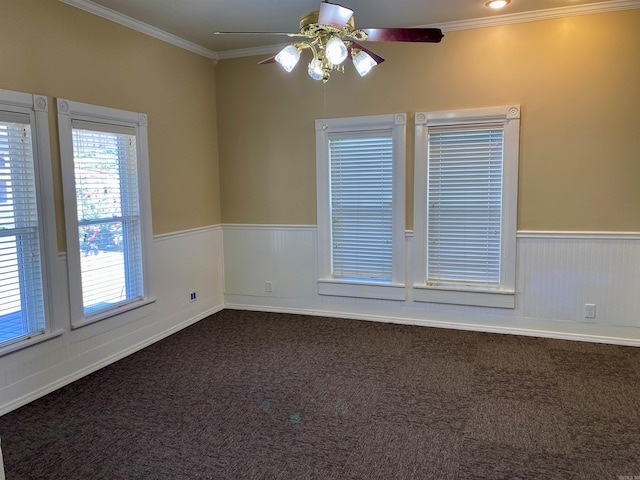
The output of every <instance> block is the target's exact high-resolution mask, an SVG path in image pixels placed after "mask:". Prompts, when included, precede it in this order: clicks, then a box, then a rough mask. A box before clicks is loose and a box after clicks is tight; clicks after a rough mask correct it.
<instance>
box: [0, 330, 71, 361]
mask: <svg viewBox="0 0 640 480" xmlns="http://www.w3.org/2000/svg"><path fill="white" fill-rule="evenodd" d="M63 333H64V330H62V329H59V330H55V331H53V332H49V333H40V334H37V335H35V336H33V337H27V338H24V339H22V340H18V341H15V342H13V343H8V344H7V345H5V346H4V347H0V357H1V356H3V355H8V354H9V353H13V352H17V351H18V350H22V349H23V348H27V347H31V346H33V345H37V344H38V343H42V342H46V341H47V340H51V339H52V338H57V337H59V336H61V335H62V334H63Z"/></svg>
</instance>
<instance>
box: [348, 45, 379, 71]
mask: <svg viewBox="0 0 640 480" xmlns="http://www.w3.org/2000/svg"><path fill="white" fill-rule="evenodd" d="M376 65H377V63H376V61H375V60H374V59H373V58H371V55H369V54H368V53H367V52H363V51H362V50H360V51H359V52H358V53H357V54H356V55H355V56H354V57H353V66H354V67H356V70H357V71H358V73H359V74H360V76H361V77H364V76H365V75H366V74H367V73H369V72H370V71H371V69H372V68H373V67H375V66H376Z"/></svg>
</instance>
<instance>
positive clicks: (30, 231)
mask: <svg viewBox="0 0 640 480" xmlns="http://www.w3.org/2000/svg"><path fill="white" fill-rule="evenodd" d="M0 183H1V184H2V192H1V193H2V195H1V197H0V344H2V343H6V342H11V341H15V340H20V339H22V338H24V337H27V336H31V335H33V334H35V333H40V332H44V330H45V309H44V297H43V287H42V266H41V258H40V231H39V226H38V208H37V202H36V177H35V170H34V160H33V145H32V136H31V121H30V116H29V115H27V114H19V113H13V112H2V111H0Z"/></svg>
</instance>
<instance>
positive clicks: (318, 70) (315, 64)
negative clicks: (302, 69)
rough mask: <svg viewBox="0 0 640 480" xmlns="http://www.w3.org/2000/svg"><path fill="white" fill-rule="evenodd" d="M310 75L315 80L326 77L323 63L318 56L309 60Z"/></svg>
mask: <svg viewBox="0 0 640 480" xmlns="http://www.w3.org/2000/svg"><path fill="white" fill-rule="evenodd" d="M309 76H310V77H311V78H313V79H314V80H322V79H323V78H324V72H323V71H322V63H321V62H320V60H318V59H317V58H315V59H313V60H311V61H310V62H309Z"/></svg>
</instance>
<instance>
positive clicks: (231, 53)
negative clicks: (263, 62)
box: [218, 43, 290, 60]
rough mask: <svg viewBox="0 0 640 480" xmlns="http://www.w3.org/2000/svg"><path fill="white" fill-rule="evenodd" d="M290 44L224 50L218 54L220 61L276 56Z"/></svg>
mask: <svg viewBox="0 0 640 480" xmlns="http://www.w3.org/2000/svg"><path fill="white" fill-rule="evenodd" d="M287 45H290V43H279V44H277V45H265V46H262V47H251V48H239V49H237V50H224V51H222V52H218V59H219V60H225V59H227V58H240V57H253V56H256V55H274V54H276V53H278V52H279V51H280V50H282V49H283V48H284V47H286V46H287Z"/></svg>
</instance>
